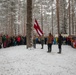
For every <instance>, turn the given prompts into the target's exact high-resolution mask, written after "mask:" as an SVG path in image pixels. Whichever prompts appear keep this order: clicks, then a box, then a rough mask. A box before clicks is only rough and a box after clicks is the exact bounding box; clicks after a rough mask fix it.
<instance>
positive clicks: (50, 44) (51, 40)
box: [33, 33, 63, 54]
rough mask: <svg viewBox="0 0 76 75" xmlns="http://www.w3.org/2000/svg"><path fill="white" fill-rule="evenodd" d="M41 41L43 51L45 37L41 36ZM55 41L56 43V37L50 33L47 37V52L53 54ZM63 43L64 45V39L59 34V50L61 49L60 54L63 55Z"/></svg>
mask: <svg viewBox="0 0 76 75" xmlns="http://www.w3.org/2000/svg"><path fill="white" fill-rule="evenodd" d="M39 40H40V41H41V46H42V47H41V49H43V46H44V35H42V36H40V39H39ZM53 41H54V37H53V35H52V34H51V33H49V35H48V37H47V46H48V51H47V52H51V51H52V44H53ZM62 43H63V37H62V36H61V34H59V36H58V48H59V52H58V53H59V54H60V53H61V49H62V48H61V46H62ZM33 47H34V48H36V35H34V37H33Z"/></svg>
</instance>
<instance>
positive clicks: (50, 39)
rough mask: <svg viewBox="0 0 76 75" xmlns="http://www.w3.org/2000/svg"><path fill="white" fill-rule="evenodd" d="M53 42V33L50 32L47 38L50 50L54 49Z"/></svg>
mask: <svg viewBox="0 0 76 75" xmlns="http://www.w3.org/2000/svg"><path fill="white" fill-rule="evenodd" d="M52 43H53V35H52V34H51V33H49V36H48V38H47V44H48V52H51V51H52Z"/></svg>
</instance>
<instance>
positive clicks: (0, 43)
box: [0, 35, 2, 48]
mask: <svg viewBox="0 0 76 75" xmlns="http://www.w3.org/2000/svg"><path fill="white" fill-rule="evenodd" d="M1 45H2V36H1V35H0V48H2V46H1Z"/></svg>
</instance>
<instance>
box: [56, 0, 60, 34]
mask: <svg viewBox="0 0 76 75" xmlns="http://www.w3.org/2000/svg"><path fill="white" fill-rule="evenodd" d="M56 9H57V27H58V34H59V33H60V27H59V0H56Z"/></svg>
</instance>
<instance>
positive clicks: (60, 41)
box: [58, 35, 63, 45]
mask: <svg viewBox="0 0 76 75" xmlns="http://www.w3.org/2000/svg"><path fill="white" fill-rule="evenodd" d="M62 43H63V37H62V36H61V35H60V36H59V37H58V44H60V45H62Z"/></svg>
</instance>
